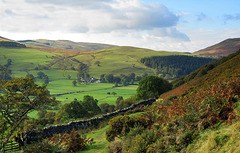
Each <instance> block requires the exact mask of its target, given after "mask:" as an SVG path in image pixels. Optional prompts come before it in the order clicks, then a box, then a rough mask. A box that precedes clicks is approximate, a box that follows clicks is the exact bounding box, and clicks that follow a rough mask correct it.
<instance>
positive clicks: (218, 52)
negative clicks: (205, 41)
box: [193, 38, 240, 57]
mask: <svg viewBox="0 0 240 153" xmlns="http://www.w3.org/2000/svg"><path fill="white" fill-rule="evenodd" d="M239 49H240V38H231V39H226V40H224V41H222V42H220V43H217V44H215V45H212V46H210V47H207V48H205V49H201V50H199V51H197V52H194V53H193V54H195V55H201V56H216V57H221V56H228V55H230V54H232V53H235V52H236V51H238V50H239Z"/></svg>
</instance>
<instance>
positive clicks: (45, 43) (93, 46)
mask: <svg viewBox="0 0 240 153" xmlns="http://www.w3.org/2000/svg"><path fill="white" fill-rule="evenodd" d="M19 42H21V43H24V44H27V45H31V46H37V47H48V48H58V49H69V50H85V51H86V50H100V49H104V48H108V47H114V45H108V44H100V43H85V42H73V41H69V40H46V39H38V40H22V41H19Z"/></svg>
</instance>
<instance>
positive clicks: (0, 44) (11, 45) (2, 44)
mask: <svg viewBox="0 0 240 153" xmlns="http://www.w3.org/2000/svg"><path fill="white" fill-rule="evenodd" d="M0 47H7V48H26V45H24V44H20V43H18V42H12V41H0Z"/></svg>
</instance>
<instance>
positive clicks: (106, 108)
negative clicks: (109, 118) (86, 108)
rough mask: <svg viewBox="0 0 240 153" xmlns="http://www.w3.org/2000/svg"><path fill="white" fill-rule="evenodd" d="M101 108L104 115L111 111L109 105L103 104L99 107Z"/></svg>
mask: <svg viewBox="0 0 240 153" xmlns="http://www.w3.org/2000/svg"><path fill="white" fill-rule="evenodd" d="M99 107H100V109H101V111H102V112H103V113H108V109H109V104H108V103H102V104H100V105H99Z"/></svg>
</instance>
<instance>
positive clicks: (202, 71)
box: [172, 51, 240, 88]
mask: <svg viewBox="0 0 240 153" xmlns="http://www.w3.org/2000/svg"><path fill="white" fill-rule="evenodd" d="M239 54H240V51H237V52H236V53H233V54H231V55H229V56H227V57H223V58H221V59H219V60H217V61H215V62H213V63H210V64H206V65H204V66H202V67H201V68H199V69H197V70H195V71H193V72H191V73H190V74H189V75H185V76H182V77H180V78H178V79H175V80H173V81H172V84H173V88H176V87H178V86H180V85H182V84H184V83H186V82H188V81H191V80H194V79H197V78H200V77H202V76H204V75H206V74H207V73H208V72H209V71H210V70H212V69H214V68H215V67H217V66H219V65H221V64H223V63H224V62H226V61H228V60H231V59H233V58H234V57H236V56H238V55H239Z"/></svg>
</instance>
